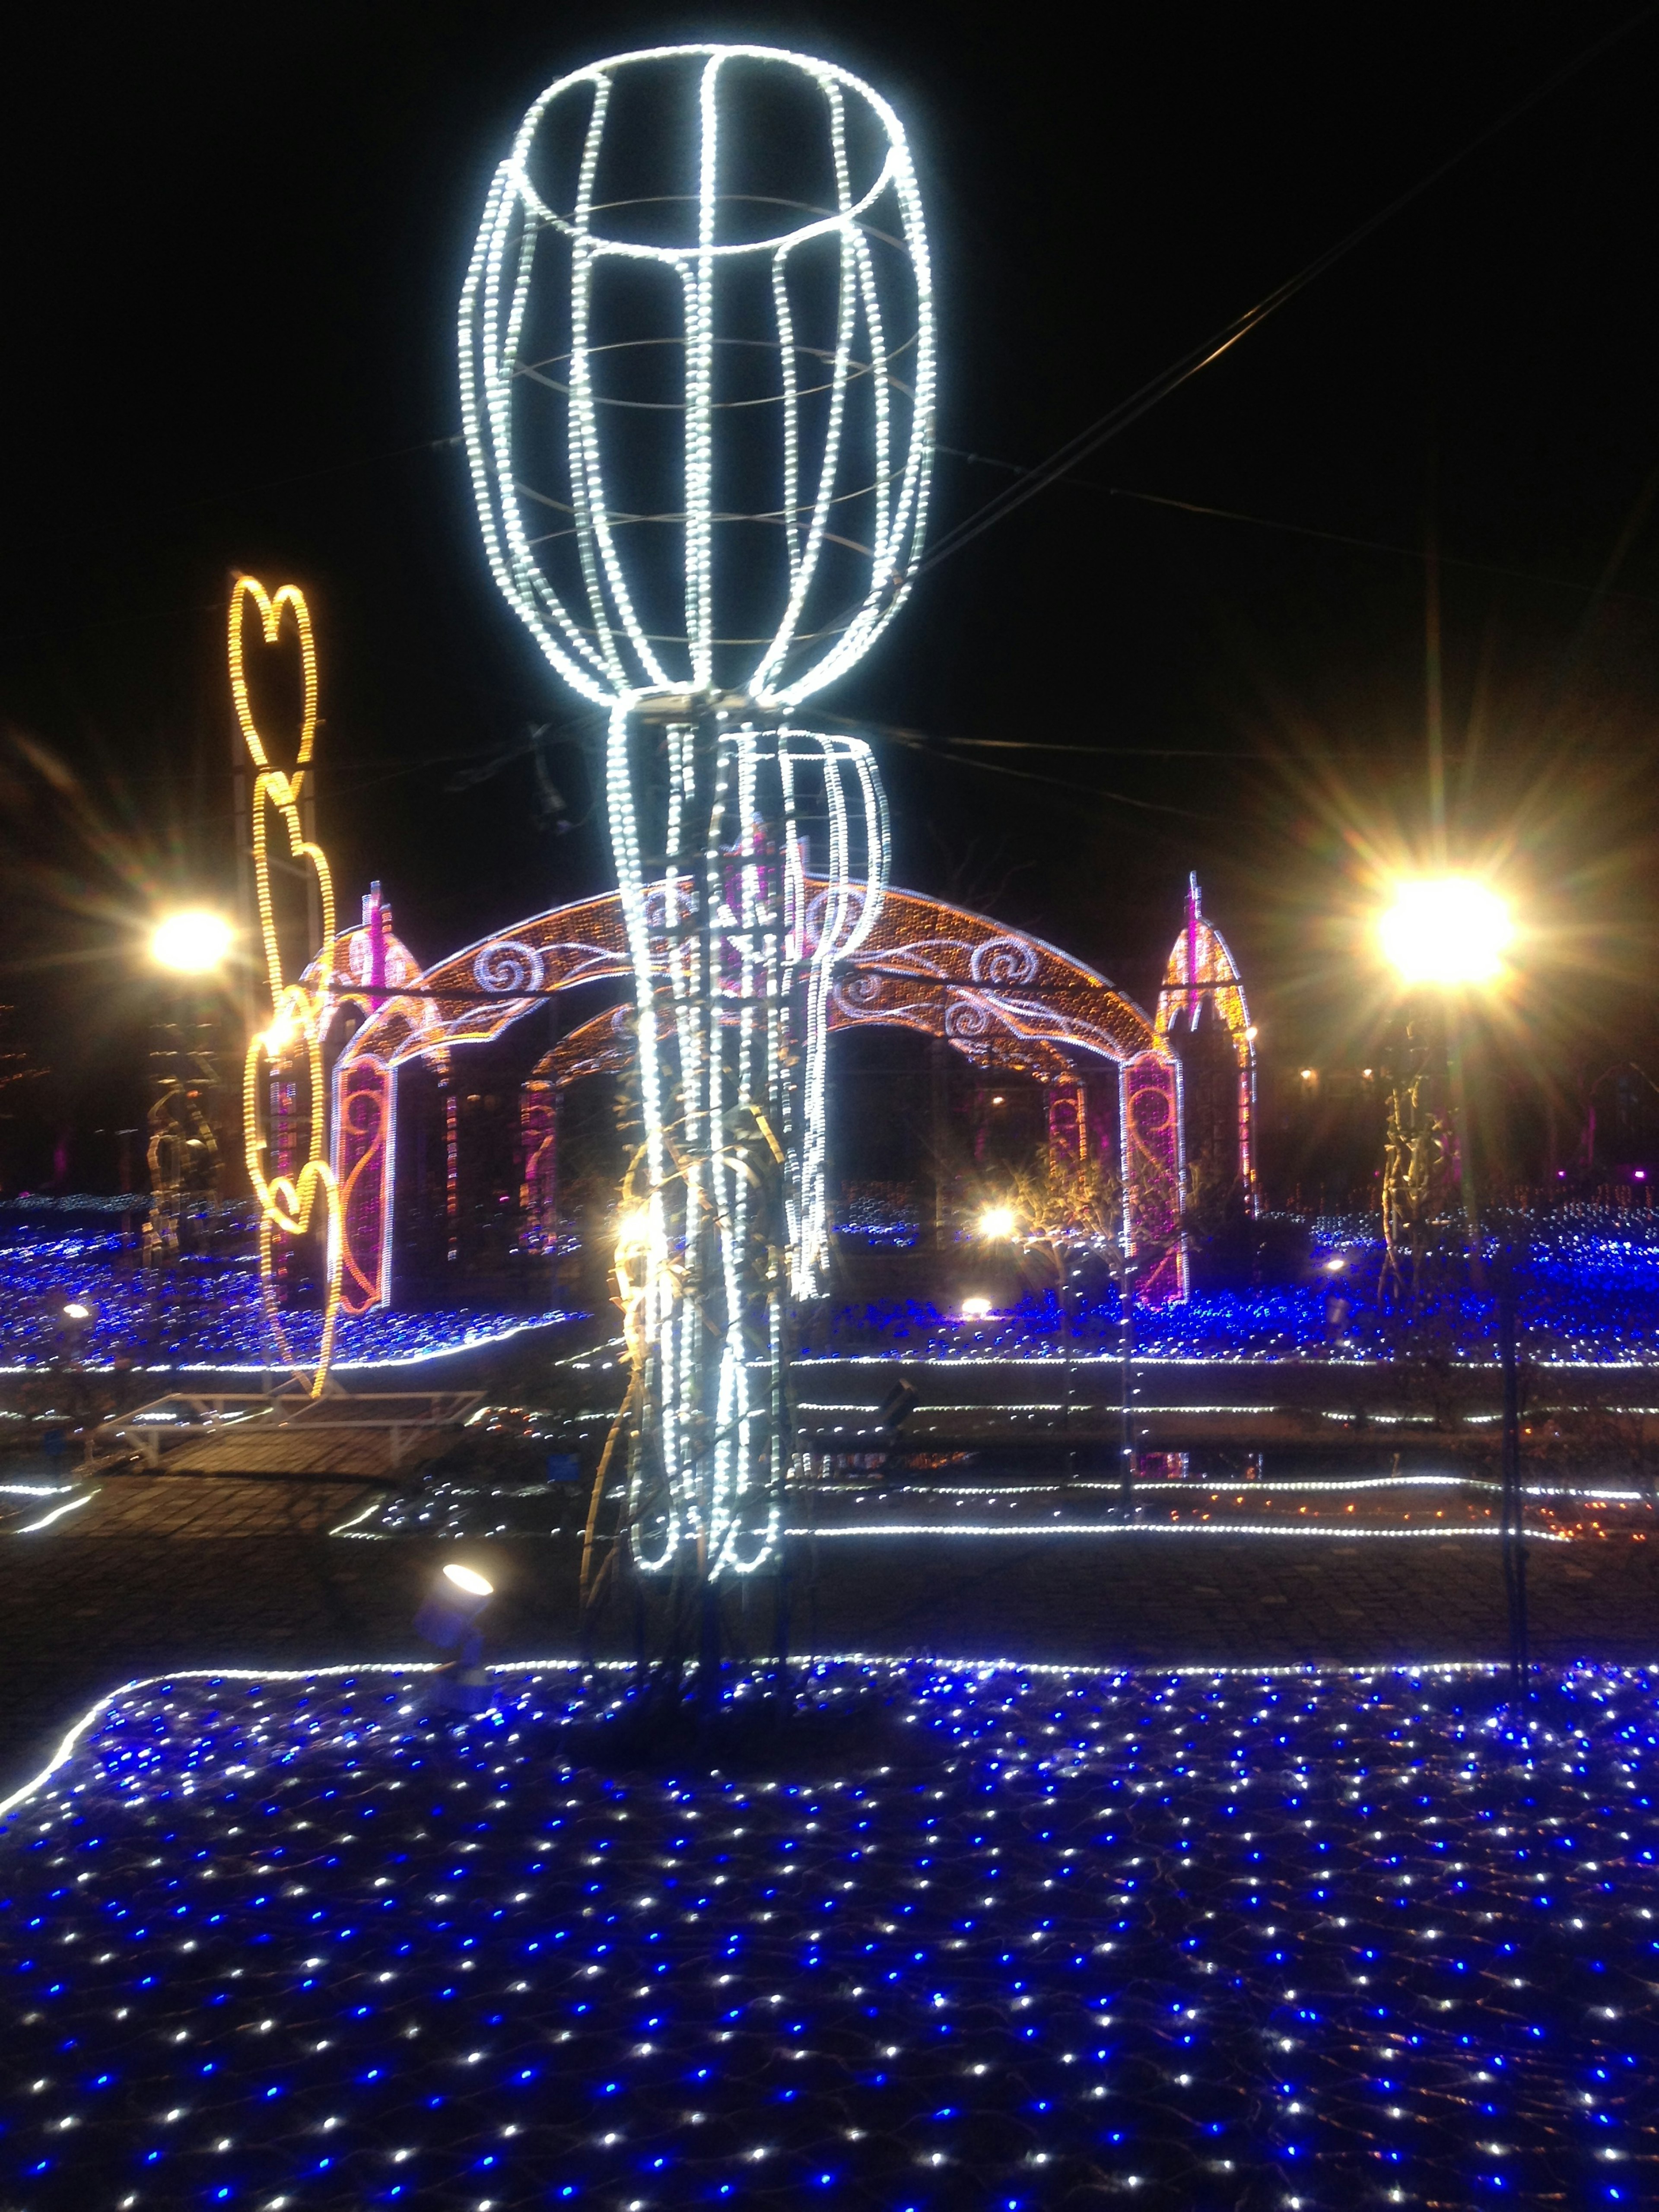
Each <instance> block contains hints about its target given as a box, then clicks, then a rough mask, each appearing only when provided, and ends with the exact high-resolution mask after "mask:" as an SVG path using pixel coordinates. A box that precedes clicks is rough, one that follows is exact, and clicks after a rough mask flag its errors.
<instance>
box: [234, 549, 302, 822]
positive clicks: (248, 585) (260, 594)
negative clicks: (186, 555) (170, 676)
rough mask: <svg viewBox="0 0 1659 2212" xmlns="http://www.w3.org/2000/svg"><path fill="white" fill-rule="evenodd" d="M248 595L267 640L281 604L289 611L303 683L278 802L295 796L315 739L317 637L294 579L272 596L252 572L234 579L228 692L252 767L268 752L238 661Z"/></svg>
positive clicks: (278, 624) (264, 765) (271, 639)
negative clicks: (290, 761)
mask: <svg viewBox="0 0 1659 2212" xmlns="http://www.w3.org/2000/svg"><path fill="white" fill-rule="evenodd" d="M250 599H251V600H252V602H253V604H254V605H255V606H256V607H258V610H259V622H260V626H261V628H262V629H264V639H265V643H266V644H267V645H275V644H276V641H277V638H278V637H279V636H280V635H281V633H282V628H283V610H284V608H286V609H287V610H288V611H289V612H290V613H291V614H292V615H293V617H294V628H295V634H296V635H297V637H298V639H299V645H300V680H301V684H302V685H303V687H304V688H303V691H302V695H301V708H300V743H299V747H298V750H296V752H295V757H294V781H293V783H292V785H291V786H289V780H288V777H287V775H283V776H282V781H283V784H284V785H285V786H288V788H286V789H285V790H284V792H283V796H282V798H281V799H278V801H277V804H278V805H289V804H290V803H292V802H293V801H295V800H297V799H298V798H299V795H300V783H301V780H302V779H303V777H304V775H305V772H306V770H307V769H308V768H309V767H310V765H311V754H312V748H313V746H314V745H315V744H316V742H317V641H316V639H315V637H314V636H313V634H312V628H311V609H310V608H309V607H308V606H307V605H306V595H305V593H304V592H302V591H301V589H300V586H298V585H297V584H284V585H283V587H282V589H281V590H280V591H279V592H276V595H275V596H274V597H273V596H272V594H271V593H270V592H267V591H266V589H265V587H264V585H263V584H262V583H261V582H260V581H259V580H258V577H257V576H239V577H238V578H237V579H236V581H235V583H234V585H233V586H231V592H230V638H229V645H230V696H231V697H232V699H233V700H234V702H235V705H236V720H237V722H238V724H239V726H240V729H241V732H242V742H243V744H245V745H246V747H247V749H248V753H249V756H250V757H251V758H252V762H253V765H254V766H255V768H257V769H269V768H270V754H269V753H268V752H267V751H266V750H265V742H264V738H262V737H261V736H260V734H259V730H258V724H257V723H256V722H255V721H254V719H253V706H252V701H251V700H250V699H249V697H248V696H247V673H246V669H245V668H244V666H243V663H242V629H243V625H244V623H246V619H247V603H248V601H249V600H250ZM279 773H281V772H280V771H279Z"/></svg>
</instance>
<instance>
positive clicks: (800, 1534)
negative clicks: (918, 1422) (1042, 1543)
mask: <svg viewBox="0 0 1659 2212" xmlns="http://www.w3.org/2000/svg"><path fill="white" fill-rule="evenodd" d="M1503 1533H1504V1532H1503V1530H1502V1529H1501V1528H1493V1527H1492V1524H1491V1522H1485V1521H1476V1522H1470V1523H1468V1525H1466V1526H1460V1527H1457V1528H1348V1527H1346V1526H1345V1525H1344V1524H1343V1523H1342V1522H1340V1521H1329V1522H1320V1523H1317V1524H1304V1523H1302V1522H1294V1521H1287V1522H1284V1523H1283V1524H1282V1525H1279V1524H1275V1523H1274V1522H1270V1521H1058V1522H1055V1521H1026V1522H1019V1521H1016V1522H975V1523H974V1524H972V1525H970V1526H969V1527H966V1528H964V1527H963V1525H962V1524H961V1523H960V1522H953V1521H941V1522H928V1521H907V1522H901V1523H900V1524H899V1526H897V1527H896V1528H883V1527H881V1526H880V1525H879V1523H871V1524H869V1525H868V1526H865V1527H860V1526H856V1525H854V1526H853V1527H850V1528H790V1529H787V1530H786V1531H785V1534H787V1535H789V1536H793V1537H797V1538H806V1539H809V1540H811V1539H816V1538H817V1537H819V1536H872V1537H885V1536H1308V1537H1313V1538H1317V1539H1322V1540H1324V1541H1327V1542H1328V1543H1334V1544H1352V1543H1379V1544H1386V1543H1396V1542H1409V1541H1410V1540H1411V1539H1412V1538H1413V1536H1426V1537H1434V1538H1437V1539H1438V1540H1439V1541H1441V1542H1442V1543H1450V1542H1453V1541H1459V1540H1461V1539H1462V1538H1463V1537H1465V1536H1475V1537H1486V1536H1501V1535H1502V1534H1503ZM1527 1541H1528V1543H1535V1544H1571V1543H1572V1542H1574V1541H1576V1540H1575V1539H1574V1538H1572V1537H1571V1536H1566V1535H1562V1534H1558V1533H1557V1532H1556V1531H1554V1530H1553V1529H1548V1528H1528V1531H1527Z"/></svg>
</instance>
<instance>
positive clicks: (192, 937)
mask: <svg viewBox="0 0 1659 2212" xmlns="http://www.w3.org/2000/svg"><path fill="white" fill-rule="evenodd" d="M233 935H234V932H233V931H232V929H231V926H230V924H229V923H228V921H226V920H225V918H224V916H223V915H217V914H210V913H209V912H208V911H207V910H206V909H205V908H199V907H196V908H190V909H188V910H187V911H185V912H184V913H182V914H170V915H166V916H164V917H163V919H162V920H161V921H158V922H157V923H156V925H155V929H154V931H153V932H152V933H151V935H150V940H149V957H150V958H151V959H152V960H153V961H154V962H155V964H156V966H157V967H158V968H167V969H172V971H173V974H174V975H213V974H214V973H215V972H216V970H217V969H220V968H222V966H223V964H224V962H225V957H226V955H227V954H228V952H229V951H230V945H231V939H232V937H233Z"/></svg>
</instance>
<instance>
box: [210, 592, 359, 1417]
mask: <svg viewBox="0 0 1659 2212" xmlns="http://www.w3.org/2000/svg"><path fill="white" fill-rule="evenodd" d="M250 600H251V601H252V604H253V605H254V606H256V607H257V608H258V613H259V623H260V628H261V630H262V633H263V635H264V642H265V643H266V644H267V645H275V644H276V642H277V640H278V637H279V635H280V634H281V632H282V629H283V614H284V612H285V611H286V612H289V613H291V614H292V616H293V618H294V622H293V627H294V632H295V638H296V640H297V641H298V644H299V647H300V670H301V722H300V742H299V746H298V749H297V750H296V752H295V761H294V767H293V769H292V771H289V770H288V769H279V768H274V767H273V766H272V765H271V762H270V753H269V750H268V749H267V747H266V745H265V742H264V738H262V737H261V735H260V733H259V730H258V725H257V723H256V722H255V720H254V718H253V709H252V702H250V700H249V698H248V691H247V679H246V671H245V670H244V666H243V659H242V635H243V629H244V625H245V623H246V617H247V606H248V602H249V601H250ZM228 647H229V657H230V690H231V697H232V698H233V699H234V702H235V706H236V720H237V723H238V726H240V730H241V732H242V742H243V743H244V744H246V747H247V750H248V757H249V758H250V759H251V760H252V763H253V766H254V769H255V775H254V781H253V799H252V831H253V880H254V887H255V894H256V896H257V898H258V908H259V932H260V936H261V938H262V939H263V941H264V950H265V973H266V980H267V983H268V987H269V989H270V1021H269V1022H268V1023H267V1024H266V1025H265V1027H264V1029H263V1030H259V1031H258V1032H257V1033H256V1034H255V1035H254V1036H251V1037H250V1038H249V1039H248V1047H247V1058H246V1061H245V1062H244V1064H243V1069H242V1127H243V1130H244V1133H245V1142H246V1157H247V1171H248V1180H249V1182H251V1183H252V1186H253V1194H254V1196H255V1197H256V1198H257V1199H258V1203H259V1285H260V1290H261V1291H262V1293H263V1295H264V1308H265V1317H266V1319H267V1321H268V1322H270V1329H271V1334H272V1335H273V1336H274V1337H275V1339H276V1346H277V1349H278V1350H279V1351H280V1352H281V1353H282V1356H283V1361H284V1362H285V1364H287V1365H288V1366H289V1369H291V1370H292V1371H293V1373H294V1374H295V1376H296V1377H297V1378H298V1379H299V1380H300V1381H301V1382H302V1383H304V1384H305V1385H306V1387H307V1390H308V1391H309V1392H310V1394H311V1395H312V1396H313V1397H316V1396H318V1395H319V1394H320V1392H321V1390H322V1389H323V1385H324V1383H325V1381H326V1379H327V1376H328V1370H329V1364H330V1362H331V1359H332V1358H333V1354H334V1335H335V1330H336V1328H337V1325H338V1322H339V1316H340V1196H339V1190H338V1188H337V1184H336V1182H335V1178H334V1170H332V1168H331V1166H330V1165H329V1163H328V1158H327V1132H326V1128H325V1121H326V1115H325V1105H326V1100H327V1092H326V1091H325V1087H324V1082H323V1038H324V1035H325V1031H326V1030H327V1027H328V1023H329V1018H330V1016H331V1013H332V1012H333V983H334V966H335V929H334V884H333V878H331V875H330V873H329V867H328V861H327V860H326V859H325V856H324V854H323V852H322V850H321V848H319V847H318V846H316V845H313V844H312V843H310V842H308V841H307V837H306V835H305V830H304V828H303V826H302V824H301V819H300V806H301V799H302V798H303V796H304V792H305V780H306V775H307V770H308V769H309V768H310V766H311V757H312V752H313V748H314V746H315V744H316V739H317V647H316V642H315V640H314V639H313V635H312V629H311V610H310V609H309V608H308V607H307V605H306V597H305V593H304V592H302V591H301V589H300V587H299V586H298V585H297V584H284V585H283V586H282V588H281V589H280V590H279V591H278V592H276V593H275V594H272V593H270V592H267V591H266V590H265V587H264V585H263V584H262V583H260V582H259V580H258V578H257V577H254V576H239V577H238V578H237V579H236V581H235V584H234V586H233V587H232V590H231V594H230V611H229V624H228ZM268 807H270V808H274V809H275V810H276V812H277V813H278V814H280V815H281V816H282V817H283V823H285V824H286V826H287V829H288V849H289V859H290V860H293V861H295V862H296V863H298V864H300V865H301V866H303V865H304V864H305V863H306V862H307V861H308V862H309V863H310V865H311V866H312V868H313V871H314V872H315V874H316V878H317V888H318V892H319V897H320V902H321V906H322V917H323V941H322V944H321V945H320V946H319V948H318V957H316V958H315V959H314V960H313V962H312V963H311V964H310V965H309V966H308V967H307V968H306V969H303V970H302V979H301V981H296V982H291V983H290V982H289V981H287V980H286V978H285V977H284V975H283V953H282V945H281V942H280V940H279V939H278V936H277V933H276V906H275V902H274V901H273V899H272V896H271V888H270V854H269V852H268V850H267V848H266V829H265V814H266V809H267V808H268ZM313 971H314V973H315V975H316V987H315V988H314V989H307V987H306V984H305V982H304V981H303V976H304V975H310V974H312V973H313ZM301 1051H303V1053H304V1054H305V1059H306V1063H307V1074H308V1078H309V1081H310V1086H311V1114H310V1117H309V1127H310V1144H309V1148H308V1153H307V1158H306V1159H305V1160H304V1161H303V1162H302V1163H301V1164H300V1166H299V1169H298V1171H297V1173H294V1174H282V1175H277V1176H267V1174H266V1171H265V1170H266V1155H267V1153H268V1152H269V1150H270V1137H269V1134H268V1132H267V1128H266V1104H267V1101H268V1098H269V1094H270V1082H269V1079H268V1076H266V1077H265V1078H264V1079H262V1073H261V1071H262V1069H264V1070H269V1069H271V1068H276V1067H280V1066H282V1064H283V1061H284V1060H292V1059H294V1058H295V1057H297V1056H298V1054H300V1053H301ZM319 1197H320V1200H321V1202H322V1205H323V1209H324V1217H325V1223H326V1228H327V1237H326V1244H325V1261H324V1304H323V1328H322V1338H321V1341H320V1343H319V1346H318V1352H317V1360H316V1365H315V1368H314V1370H313V1369H307V1367H306V1365H305V1364H304V1363H303V1362H301V1361H300V1360H296V1359H295V1356H294V1352H293V1349H292V1347H291V1346H290V1345H289V1339H288V1334H287V1331H286V1330H285V1329H284V1328H283V1322H282V1319H281V1316H280V1312H279V1310H278V1307H277V1303H276V1241H275V1240H276V1238H277V1237H296V1238H297V1237H304V1236H307V1235H308V1234H309V1233H310V1230H311V1225H312V1220H313V1215H314V1214H315V1213H316V1211H317V1206H318V1202H319Z"/></svg>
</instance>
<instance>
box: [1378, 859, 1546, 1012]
mask: <svg viewBox="0 0 1659 2212" xmlns="http://www.w3.org/2000/svg"><path fill="white" fill-rule="evenodd" d="M1377 936H1378V939H1379V940H1380V941H1381V944H1382V948H1383V957H1384V958H1385V959H1386V960H1387V961H1388V963H1389V966H1390V967H1391V968H1392V969H1394V971H1395V974H1396V975H1398V976H1399V978H1400V980H1401V982H1402V983H1403V984H1405V985H1406V986H1407V987H1408V988H1413V989H1417V988H1421V987H1424V986H1425V985H1428V986H1431V987H1439V988H1440V989H1443V990H1459V989H1466V988H1468V987H1470V986H1472V985H1478V984H1482V983H1494V982H1496V981H1498V977H1499V976H1500V975H1502V974H1503V972H1504V953H1505V952H1506V951H1508V950H1509V948H1510V945H1512V944H1513V943H1514V941H1515V923H1514V921H1513V919H1512V918H1511V916H1510V909H1509V905H1508V902H1506V901H1505V900H1504V899H1503V898H1501V897H1500V896H1498V893H1497V892H1496V891H1495V890H1492V886H1491V885H1490V884H1483V883H1481V882H1480V881H1479V880H1478V878H1475V877H1473V876H1428V877H1421V878H1416V879H1413V880H1411V881H1407V882H1404V883H1401V884H1396V886H1395V894H1394V899H1393V902H1392V903H1391V904H1390V905H1389V907H1388V908H1387V909H1386V910H1385V911H1384V913H1383V915H1382V916H1381V918H1380V919H1379V921H1378V922H1377Z"/></svg>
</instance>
